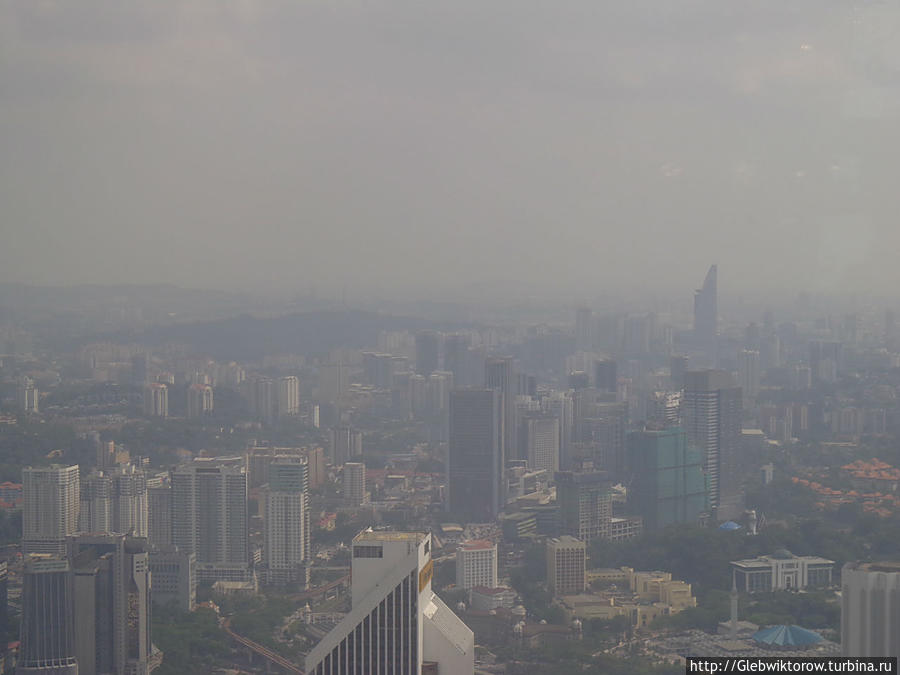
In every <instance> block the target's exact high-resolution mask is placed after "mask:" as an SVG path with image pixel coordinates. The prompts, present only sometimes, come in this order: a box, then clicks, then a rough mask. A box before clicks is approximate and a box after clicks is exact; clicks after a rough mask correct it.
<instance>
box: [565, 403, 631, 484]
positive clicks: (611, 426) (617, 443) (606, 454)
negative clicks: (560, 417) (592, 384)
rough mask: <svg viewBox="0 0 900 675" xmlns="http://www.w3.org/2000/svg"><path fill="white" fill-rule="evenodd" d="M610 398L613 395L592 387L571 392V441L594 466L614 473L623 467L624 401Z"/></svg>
mask: <svg viewBox="0 0 900 675" xmlns="http://www.w3.org/2000/svg"><path fill="white" fill-rule="evenodd" d="M614 399H615V396H614V395H613V394H611V393H609V392H598V391H597V390H596V389H582V390H580V391H577V392H575V413H574V422H575V434H574V441H575V442H576V443H579V444H581V446H580V449H579V450H578V451H577V452H578V453H579V454H580V455H582V456H585V455H589V456H590V458H591V459H592V460H593V462H594V466H595V467H596V468H598V469H603V470H604V471H610V472H612V473H614V474H616V475H618V474H621V473H622V471H623V470H624V468H625V427H626V425H627V423H628V404H627V403H624V402H623V403H616V402H615V400H614ZM574 454H576V453H575V452H574V451H573V455H574Z"/></svg>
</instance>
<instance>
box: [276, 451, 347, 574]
mask: <svg viewBox="0 0 900 675" xmlns="http://www.w3.org/2000/svg"><path fill="white" fill-rule="evenodd" d="M345 470H346V468H345ZM265 494H266V502H265V551H264V556H265V564H266V572H267V581H268V582H269V583H286V582H290V581H296V580H298V579H300V578H301V571H302V566H303V563H304V561H305V560H306V559H307V558H308V557H309V535H310V532H309V480H308V474H307V463H306V460H305V459H303V458H301V457H297V456H291V455H281V456H277V457H275V459H274V460H272V462H271V463H270V464H269V482H268V485H267V486H266V492H265Z"/></svg>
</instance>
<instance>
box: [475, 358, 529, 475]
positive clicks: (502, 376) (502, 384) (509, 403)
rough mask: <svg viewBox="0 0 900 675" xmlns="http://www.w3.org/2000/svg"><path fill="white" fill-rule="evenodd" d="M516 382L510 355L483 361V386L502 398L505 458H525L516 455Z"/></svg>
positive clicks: (517, 451) (517, 448) (517, 449)
mask: <svg viewBox="0 0 900 675" xmlns="http://www.w3.org/2000/svg"><path fill="white" fill-rule="evenodd" d="M518 383H519V379H518V377H516V372H515V368H514V365H513V358H512V357H511V356H494V357H491V358H489V359H487V360H486V361H485V364H484V386H485V387H488V388H490V389H496V390H498V391H499V392H500V393H501V394H502V398H503V400H502V402H501V405H502V406H503V456H504V458H506V459H525V458H524V457H518V456H517V455H518V453H519V446H518V440H517V437H518V434H517V432H518V429H516V424H515V414H516V412H515V410H516V395H517V394H518V393H519V391H518Z"/></svg>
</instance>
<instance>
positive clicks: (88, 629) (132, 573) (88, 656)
mask: <svg viewBox="0 0 900 675" xmlns="http://www.w3.org/2000/svg"><path fill="white" fill-rule="evenodd" d="M68 559H69V566H70V568H71V569H72V575H73V587H72V591H73V601H74V612H75V616H76V617H78V621H76V622H75V630H74V635H75V656H76V658H77V660H78V672H79V675H82V674H83V675H101V674H104V675H105V674H106V673H110V674H114V675H132V674H135V675H142V674H145V673H147V672H149V670H148V667H149V661H150V653H151V650H152V643H151V641H150V565H149V558H148V553H147V540H146V539H143V538H137V537H127V536H125V535H123V534H104V535H98V534H80V535H77V536H74V537H70V538H69V540H68Z"/></svg>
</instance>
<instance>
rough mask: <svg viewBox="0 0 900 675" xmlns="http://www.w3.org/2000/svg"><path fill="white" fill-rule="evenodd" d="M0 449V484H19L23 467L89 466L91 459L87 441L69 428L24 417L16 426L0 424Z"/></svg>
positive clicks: (91, 454) (92, 454)
mask: <svg viewBox="0 0 900 675" xmlns="http://www.w3.org/2000/svg"><path fill="white" fill-rule="evenodd" d="M0 449H2V452H0V482H5V481H12V482H13V483H21V482H22V467H24V466H44V465H48V464H51V463H52V462H68V463H70V464H82V463H85V464H90V463H91V462H93V461H94V457H95V451H94V448H93V446H92V445H91V442H90V441H89V440H87V439H84V438H79V437H78V436H77V435H76V434H75V431H74V429H73V428H72V426H71V425H68V424H62V423H58V422H42V421H39V420H36V419H32V418H28V417H26V416H20V417H19V420H18V423H17V424H9V425H7V424H2V425H0ZM57 451H61V453H59V454H57Z"/></svg>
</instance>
